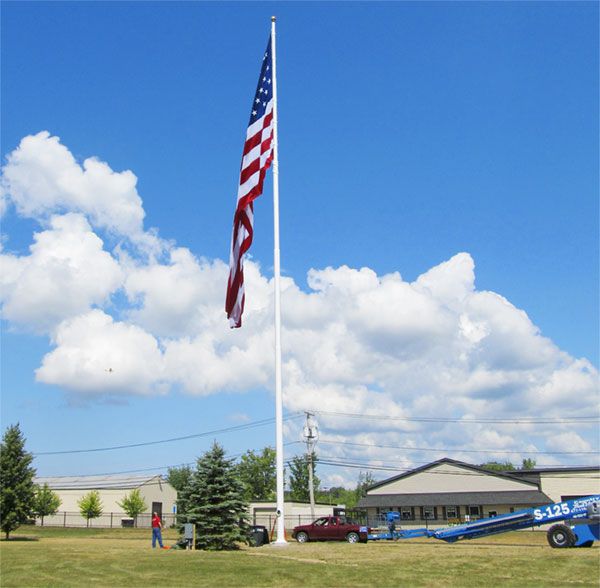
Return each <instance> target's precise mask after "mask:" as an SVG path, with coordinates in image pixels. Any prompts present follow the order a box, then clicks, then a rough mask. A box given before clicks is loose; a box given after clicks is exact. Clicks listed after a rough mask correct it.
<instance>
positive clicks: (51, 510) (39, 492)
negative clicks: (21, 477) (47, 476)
mask: <svg viewBox="0 0 600 588" xmlns="http://www.w3.org/2000/svg"><path fill="white" fill-rule="evenodd" d="M60 504H61V500H60V497H59V496H58V494H57V493H56V492H53V491H52V490H51V489H50V486H48V484H44V485H43V486H38V487H37V489H36V491H35V504H34V511H35V514H36V515H37V516H38V517H40V518H41V519H42V527H43V526H44V517H47V516H50V515H53V514H56V512H57V511H58V508H59V507H60Z"/></svg>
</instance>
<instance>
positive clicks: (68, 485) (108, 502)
mask: <svg viewBox="0 0 600 588" xmlns="http://www.w3.org/2000/svg"><path fill="white" fill-rule="evenodd" d="M35 483H36V484H39V485H40V486H42V485H44V484H48V487H49V488H50V489H51V490H52V491H53V492H55V493H56V494H57V495H58V497H59V498H60V500H61V504H60V507H59V509H58V512H57V513H56V514H55V515H53V516H48V517H44V525H50V526H57V525H59V526H66V527H74V526H86V525H87V524H88V521H87V520H86V519H85V518H84V517H82V516H81V513H80V512H79V504H78V502H79V501H80V500H81V498H83V496H85V495H86V494H89V492H91V491H92V490H97V491H98V493H99V494H100V500H101V502H102V515H101V516H100V517H98V518H96V519H91V520H90V522H89V525H90V526H93V527H120V526H131V525H132V524H133V521H132V520H131V519H130V518H129V517H128V516H127V514H125V513H124V512H123V509H122V508H121V507H120V506H119V504H118V503H119V502H122V501H123V499H124V498H125V497H126V496H127V495H128V494H130V493H131V491H132V490H139V491H140V495H141V497H142V498H143V499H144V502H145V503H146V505H147V507H148V508H147V512H145V513H143V514H141V515H139V516H138V519H137V521H136V523H137V526H139V527H149V526H150V524H151V518H152V513H153V512H158V513H159V515H160V516H161V517H162V519H163V522H164V523H165V525H167V526H170V525H172V524H173V523H174V519H175V510H176V509H175V506H176V501H177V491H176V490H175V488H173V486H171V485H170V484H169V483H168V482H167V481H165V480H164V479H163V477H162V476H160V475H152V476H148V475H146V476H139V475H138V476H133V475H116V476H115V475H110V476H80V477H56V478H44V477H40V478H36V479H35ZM36 523H37V524H40V523H41V521H40V520H39V519H38V520H37V521H36Z"/></svg>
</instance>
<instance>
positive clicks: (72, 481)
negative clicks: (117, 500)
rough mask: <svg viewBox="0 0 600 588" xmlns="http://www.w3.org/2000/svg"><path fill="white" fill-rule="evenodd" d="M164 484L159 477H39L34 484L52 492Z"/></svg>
mask: <svg viewBox="0 0 600 588" xmlns="http://www.w3.org/2000/svg"><path fill="white" fill-rule="evenodd" d="M159 482H162V483H166V482H165V480H163V479H162V476H160V475H156V474H154V475H151V476H149V475H145V476H140V475H138V476H134V475H110V476H56V477H39V478H36V479H35V483H36V484H39V485H40V486H42V485H43V484H48V486H49V487H50V488H52V489H53V490H104V489H110V488H115V489H121V488H123V489H131V488H139V487H140V486H143V485H144V484H157V483H159Z"/></svg>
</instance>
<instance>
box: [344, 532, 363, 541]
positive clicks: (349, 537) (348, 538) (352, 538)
mask: <svg viewBox="0 0 600 588" xmlns="http://www.w3.org/2000/svg"><path fill="white" fill-rule="evenodd" d="M359 539H360V537H359V536H358V533H355V532H354V531H350V533H348V534H347V535H346V541H348V543H358V540H359Z"/></svg>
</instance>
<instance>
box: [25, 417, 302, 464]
mask: <svg viewBox="0 0 600 588" xmlns="http://www.w3.org/2000/svg"><path fill="white" fill-rule="evenodd" d="M302 414H303V413H292V414H289V415H287V416H284V417H283V420H284V421H287V420H291V419H294V418H298V417H299V416H302ZM274 422H275V418H274V417H271V418H268V419H263V420H260V421H254V422H251V423H245V424H243V425H235V426H233V427H224V428H222V429H214V430H212V431H203V432H202V433H193V434H191V435H184V436H182V437H171V438H170V439H160V440H158V441H145V442H143V443H128V444H124V445H113V446H110V447H94V448H91V449H65V450H61V451H37V452H33V455H34V456H36V457H37V456H40V455H66V454H74V453H95V452H100V451H115V450H117V449H130V448H133V447H147V446H149V445H159V444H161V443H173V442H175V441H185V440H188V439H197V438H199V437H207V436H210V435H219V434H222V433H231V432H233V431H245V430H247V429H254V428H256V427H262V426H264V425H270V424H272V423H274Z"/></svg>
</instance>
